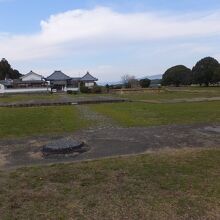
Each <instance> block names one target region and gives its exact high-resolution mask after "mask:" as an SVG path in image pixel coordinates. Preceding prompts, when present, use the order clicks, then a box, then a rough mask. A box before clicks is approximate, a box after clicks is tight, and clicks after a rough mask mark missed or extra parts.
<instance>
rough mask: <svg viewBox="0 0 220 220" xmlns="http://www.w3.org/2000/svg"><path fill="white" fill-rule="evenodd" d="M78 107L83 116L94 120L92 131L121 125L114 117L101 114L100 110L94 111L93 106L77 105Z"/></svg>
mask: <svg viewBox="0 0 220 220" xmlns="http://www.w3.org/2000/svg"><path fill="white" fill-rule="evenodd" d="M76 108H77V109H78V111H79V112H80V114H81V115H82V118H85V119H87V120H89V121H92V126H91V127H90V128H89V130H91V131H93V130H98V129H106V128H116V127H119V126H118V125H117V123H116V122H115V121H113V119H111V118H108V117H107V116H105V115H102V114H99V113H98V112H95V111H92V110H91V108H89V107H88V106H86V105H77V106H76Z"/></svg>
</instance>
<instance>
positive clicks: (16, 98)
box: [0, 94, 60, 103]
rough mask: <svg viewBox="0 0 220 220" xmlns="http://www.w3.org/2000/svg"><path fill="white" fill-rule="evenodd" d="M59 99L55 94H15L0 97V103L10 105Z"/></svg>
mask: <svg viewBox="0 0 220 220" xmlns="http://www.w3.org/2000/svg"><path fill="white" fill-rule="evenodd" d="M56 99H60V96H59V95H57V94H16V95H4V96H0V103H11V102H20V101H22V102H23V101H30V100H56Z"/></svg>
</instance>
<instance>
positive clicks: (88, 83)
mask: <svg viewBox="0 0 220 220" xmlns="http://www.w3.org/2000/svg"><path fill="white" fill-rule="evenodd" d="M94 85H95V84H94V82H86V83H85V87H88V88H91V87H93V86H94Z"/></svg>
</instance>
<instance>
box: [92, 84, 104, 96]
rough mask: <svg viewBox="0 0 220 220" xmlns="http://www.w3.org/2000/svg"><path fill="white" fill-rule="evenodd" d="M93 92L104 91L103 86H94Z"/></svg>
mask: <svg viewBox="0 0 220 220" xmlns="http://www.w3.org/2000/svg"><path fill="white" fill-rule="evenodd" d="M92 93H96V94H98V93H102V87H101V86H94V87H93V88H92Z"/></svg>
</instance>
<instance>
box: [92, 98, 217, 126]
mask: <svg viewBox="0 0 220 220" xmlns="http://www.w3.org/2000/svg"><path fill="white" fill-rule="evenodd" d="M91 109H92V110H94V111H97V112H99V113H101V114H104V115H106V116H108V117H110V118H112V119H114V120H115V121H116V122H118V123H119V124H120V125H122V126H125V127H130V126H153V125H167V124H192V123H208V122H220V102H219V101H216V102H198V103H175V104H146V103H116V104H100V105H92V106H91Z"/></svg>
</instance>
